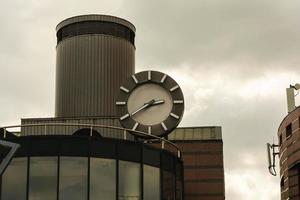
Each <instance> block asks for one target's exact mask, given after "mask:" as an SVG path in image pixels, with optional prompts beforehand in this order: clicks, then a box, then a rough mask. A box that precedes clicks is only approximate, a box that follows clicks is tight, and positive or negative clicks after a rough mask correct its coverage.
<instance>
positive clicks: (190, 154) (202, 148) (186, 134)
mask: <svg viewBox="0 0 300 200" xmlns="http://www.w3.org/2000/svg"><path fill="white" fill-rule="evenodd" d="M169 140H171V141H172V142H174V143H175V144H176V145H178V147H179V149H180V150H181V152H182V160H183V168H184V173H183V174H184V188H185V190H184V196H185V200H221V199H225V182H224V165H223V163H224V162H223V142H222V132H221V127H184V128H183V127H179V128H177V129H176V130H175V131H173V132H172V133H171V134H170V135H169Z"/></svg>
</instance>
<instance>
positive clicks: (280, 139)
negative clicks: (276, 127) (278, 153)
mask: <svg viewBox="0 0 300 200" xmlns="http://www.w3.org/2000/svg"><path fill="white" fill-rule="evenodd" d="M281 144H282V135H281V134H280V135H279V145H281Z"/></svg>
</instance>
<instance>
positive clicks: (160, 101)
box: [151, 99, 165, 106]
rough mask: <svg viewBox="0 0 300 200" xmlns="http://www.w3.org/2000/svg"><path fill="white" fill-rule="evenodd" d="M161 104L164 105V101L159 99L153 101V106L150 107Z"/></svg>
mask: <svg viewBox="0 0 300 200" xmlns="http://www.w3.org/2000/svg"><path fill="white" fill-rule="evenodd" d="M163 103H165V100H164V99H159V100H156V101H154V102H153V104H151V106H154V105H159V104H163Z"/></svg>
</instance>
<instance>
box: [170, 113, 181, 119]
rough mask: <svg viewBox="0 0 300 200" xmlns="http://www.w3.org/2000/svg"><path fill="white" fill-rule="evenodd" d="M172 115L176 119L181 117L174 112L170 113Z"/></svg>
mask: <svg viewBox="0 0 300 200" xmlns="http://www.w3.org/2000/svg"><path fill="white" fill-rule="evenodd" d="M170 115H171V116H172V117H174V118H175V119H179V116H178V115H176V114H174V113H170Z"/></svg>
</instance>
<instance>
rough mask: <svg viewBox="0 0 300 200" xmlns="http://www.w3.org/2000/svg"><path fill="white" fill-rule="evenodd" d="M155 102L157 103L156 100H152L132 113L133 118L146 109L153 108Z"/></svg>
mask: <svg viewBox="0 0 300 200" xmlns="http://www.w3.org/2000/svg"><path fill="white" fill-rule="evenodd" d="M154 102H155V100H154V99H152V100H150V101H148V102H146V103H144V105H143V106H141V107H139V108H138V109H137V110H136V111H134V112H132V113H131V116H133V115H135V114H136V113H138V112H140V111H141V110H144V109H145V108H147V107H149V106H151V105H152V104H153V103H154Z"/></svg>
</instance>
